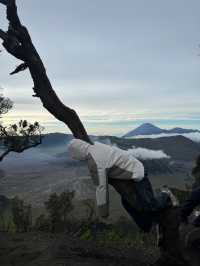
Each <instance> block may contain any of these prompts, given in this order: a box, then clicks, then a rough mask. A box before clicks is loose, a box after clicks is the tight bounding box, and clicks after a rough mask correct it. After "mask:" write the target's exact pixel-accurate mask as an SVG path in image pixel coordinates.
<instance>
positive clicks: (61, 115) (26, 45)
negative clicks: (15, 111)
mask: <svg viewBox="0 0 200 266" xmlns="http://www.w3.org/2000/svg"><path fill="white" fill-rule="evenodd" d="M0 3H1V4H3V5H5V6H6V10H7V19H8V22H9V27H8V30H7V31H6V32H5V31H3V30H0V38H1V39H2V40H3V46H4V48H5V49H6V50H7V52H8V53H10V54H11V55H13V56H14V57H15V58H17V59H19V60H21V61H22V63H21V64H20V65H19V66H18V67H17V68H16V69H15V70H14V71H12V73H11V74H12V75H13V74H16V73H18V72H20V71H24V70H25V69H28V70H29V71H30V74H31V77H32V80H33V83H34V87H33V91H34V93H35V94H34V95H33V96H34V97H39V98H40V100H41V101H42V104H43V106H44V107H45V108H46V109H47V110H48V111H49V112H50V113H51V114H52V115H53V116H54V117H55V118H57V119H58V120H60V121H62V122H64V123H65V124H66V125H67V126H68V127H69V128H70V130H71V131H72V133H73V135H74V137H75V138H79V139H82V140H84V141H87V142H88V143H91V144H92V141H91V140H90V138H89V136H88V134H87V132H86V130H85V128H84V126H83V124H82V122H81V120H80V118H79V116H78V115H77V113H76V112H75V111H74V110H73V109H71V108H69V107H67V106H65V105H64V104H63V103H62V102H61V101H60V99H59V98H58V96H57V95H56V93H55V91H54V90H53V88H52V85H51V82H50V80H49V78H48V76H47V73H46V70H45V67H44V65H43V62H42V60H41V58H40V56H39V54H38V52H37V50H36V48H35V47H34V45H33V43H32V40H31V37H30V35H29V32H28V30H27V28H26V27H25V26H24V25H22V23H21V21H20V19H19V17H18V13H17V6H16V1H15V0H0ZM109 184H111V185H112V186H113V187H114V188H115V189H116V190H117V191H118V192H119V194H123V196H124V197H126V200H128V201H129V203H130V205H131V204H132V196H133V193H134V192H133V182H132V181H131V180H126V181H124V180H117V179H109ZM173 213H174V212H173ZM167 216H168V215H167ZM168 217H169V216H168ZM174 218H175V216H174V215H173V219H174ZM164 220H165V218H164V219H163V228H165V226H164V225H167V224H166V223H164V222H165V221H164ZM167 222H169V221H167ZM171 222H173V221H171ZM167 228H168V227H167ZM173 230H174V231H173ZM173 230H172V231H170V232H169V231H168V230H167V229H166V232H167V233H166V234H165V236H166V238H165V239H166V241H165V248H166V250H169V251H171V250H172V248H171V247H172V246H173V245H174V244H175V243H177V244H176V247H177V248H178V245H179V240H178V238H179V235H178V231H177V230H178V227H177V226H174V227H173ZM171 232H172V234H171ZM168 235H170V237H168ZM176 247H174V250H175V249H176ZM172 256H173V257H175V256H176V254H175V253H174V252H173V253H172Z"/></svg>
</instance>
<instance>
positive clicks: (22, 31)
mask: <svg viewBox="0 0 200 266" xmlns="http://www.w3.org/2000/svg"><path fill="white" fill-rule="evenodd" d="M0 3H3V4H6V6H7V19H8V21H9V30H8V32H7V34H8V38H7V39H6V40H5V36H4V35H3V34H1V36H0V37H4V38H3V40H4V43H3V46H4V47H5V49H6V50H7V51H8V52H9V53H11V54H12V55H13V56H15V57H17V58H18V59H20V60H23V61H24V62H25V63H26V64H27V65H28V68H29V70H30V74H31V77H32V79H33V83H34V92H35V93H36V95H37V96H38V97H39V98H40V99H41V101H42V103H43V106H44V107H45V108H46V109H47V110H48V111H49V112H50V113H51V114H52V115H53V116H55V117H56V118H57V119H58V120H60V121H62V122H64V123H65V124H66V125H67V126H68V127H69V128H70V130H71V131H72V133H73V135H74V137H75V138H79V139H82V140H85V141H87V142H89V143H92V142H91V140H90V138H89V136H88V134H87V132H86V130H85V128H84V126H83V124H82V122H81V120H80V118H79V116H78V115H77V113H76V112H75V111H74V110H73V109H71V108H69V107H67V106H65V105H64V104H63V103H62V102H61V101H60V99H59V98H58V96H57V95H56V93H55V92H54V90H53V88H52V86H51V83H50V81H49V79H48V76H47V74H46V70H45V67H44V65H43V62H42V60H41V58H40V56H39V54H38V53H37V51H36V49H35V47H34V45H33V43H32V40H31V38H30V35H29V33H28V30H27V29H26V28H25V27H24V26H23V25H22V24H21V22H20V19H19V17H18V13H17V7H16V3H15V0H7V1H2V0H1V1H0Z"/></svg>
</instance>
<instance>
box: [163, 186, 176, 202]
mask: <svg viewBox="0 0 200 266" xmlns="http://www.w3.org/2000/svg"><path fill="white" fill-rule="evenodd" d="M160 192H161V193H164V194H166V195H167V196H168V198H169V200H170V203H171V207H177V206H179V201H178V199H177V198H176V196H175V195H174V194H173V193H172V191H171V190H170V189H169V188H168V187H167V186H163V187H162V188H161V190H160Z"/></svg>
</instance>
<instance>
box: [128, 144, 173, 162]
mask: <svg viewBox="0 0 200 266" xmlns="http://www.w3.org/2000/svg"><path fill="white" fill-rule="evenodd" d="M128 152H129V153H130V154H131V155H133V156H134V157H136V158H138V159H142V160H153V159H169V158H170V156H168V155H167V154H166V153H164V151H162V150H157V151H156V150H150V149H145V148H139V147H138V148H136V147H133V148H132V149H128Z"/></svg>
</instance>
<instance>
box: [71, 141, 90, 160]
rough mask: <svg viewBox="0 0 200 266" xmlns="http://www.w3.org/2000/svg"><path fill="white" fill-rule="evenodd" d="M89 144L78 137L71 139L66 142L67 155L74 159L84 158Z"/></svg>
mask: <svg viewBox="0 0 200 266" xmlns="http://www.w3.org/2000/svg"><path fill="white" fill-rule="evenodd" d="M90 146H91V144H89V143H87V142H86V141H83V140H80V139H73V140H71V141H70V142H69V144H68V153H69V156H70V157H71V158H73V159H76V160H81V161H82V160H86V159H87V155H88V149H89V147H90Z"/></svg>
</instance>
